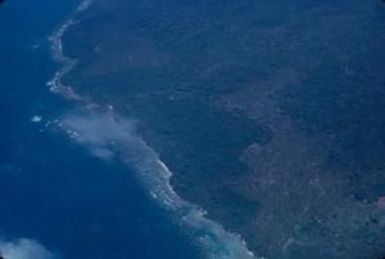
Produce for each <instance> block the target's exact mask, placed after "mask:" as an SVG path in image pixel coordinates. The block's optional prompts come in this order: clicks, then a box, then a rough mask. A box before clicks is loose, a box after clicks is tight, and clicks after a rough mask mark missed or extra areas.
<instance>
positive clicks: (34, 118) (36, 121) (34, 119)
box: [31, 115, 43, 123]
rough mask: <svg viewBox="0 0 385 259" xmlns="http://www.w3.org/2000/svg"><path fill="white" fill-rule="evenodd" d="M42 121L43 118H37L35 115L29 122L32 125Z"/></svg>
mask: <svg viewBox="0 0 385 259" xmlns="http://www.w3.org/2000/svg"><path fill="white" fill-rule="evenodd" d="M42 120H43V117H41V116H39V115H35V116H33V117H32V118H31V122H33V123H39V122H41V121H42Z"/></svg>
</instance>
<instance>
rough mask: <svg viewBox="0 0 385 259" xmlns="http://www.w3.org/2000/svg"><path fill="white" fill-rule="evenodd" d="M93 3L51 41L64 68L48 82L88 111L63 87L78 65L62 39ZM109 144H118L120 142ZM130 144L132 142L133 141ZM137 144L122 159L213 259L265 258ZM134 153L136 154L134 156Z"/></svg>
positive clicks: (59, 124)
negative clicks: (175, 184)
mask: <svg viewBox="0 0 385 259" xmlns="http://www.w3.org/2000/svg"><path fill="white" fill-rule="evenodd" d="M91 3H92V1H90V0H85V1H83V2H82V3H81V5H80V6H79V7H78V8H77V9H76V10H75V12H74V13H73V14H72V15H71V16H70V18H69V19H68V20H67V21H66V22H65V23H64V24H63V25H62V26H61V27H60V28H59V29H58V30H57V31H56V32H55V33H54V34H53V35H52V36H51V37H50V38H49V39H50V41H51V48H52V56H53V58H54V60H55V61H57V62H58V63H59V64H61V65H62V67H61V68H60V69H59V70H58V71H57V72H56V73H55V75H54V77H53V78H52V80H51V81H50V82H48V83H47V85H49V86H50V90H51V91H52V92H54V93H57V94H59V95H61V96H63V97H64V98H66V99H70V100H71V101H75V102H81V103H82V104H84V106H85V107H88V108H90V107H91V108H94V107H95V106H97V105H95V104H93V103H86V102H87V101H86V100H85V99H84V98H83V97H81V96H80V95H78V94H77V93H76V92H75V91H74V90H73V89H72V88H71V87H70V86H66V85H64V84H63V83H62V81H61V80H62V78H63V76H65V75H66V74H67V73H68V72H70V71H71V70H72V69H73V68H74V67H75V66H76V64H77V60H76V59H74V58H71V57H68V56H66V55H65V54H64V53H63V44H62V37H63V35H64V34H65V33H66V31H67V30H68V29H69V28H70V27H72V26H74V25H75V24H76V20H75V18H74V17H75V16H76V15H77V14H79V13H81V12H84V11H85V10H87V9H88V8H89V7H90V5H91ZM88 110H93V109H88ZM112 112H113V111H112ZM109 122H110V123H115V122H114V120H113V116H112V120H110V121H109ZM53 125H56V126H57V127H59V128H61V129H63V130H64V132H65V133H66V134H68V135H70V137H71V138H72V139H74V140H79V139H81V134H82V132H78V130H77V129H71V128H70V127H68V126H66V125H64V123H62V122H61V121H57V122H56V123H53ZM97 130H99V129H97ZM83 134H87V132H85V133H84V132H83ZM109 141H114V142H116V141H118V140H109ZM131 141H132V139H130V142H131ZM134 142H135V144H136V145H134V146H136V148H134V150H132V143H130V145H127V146H130V147H126V149H127V150H125V151H126V152H127V154H130V156H127V154H126V156H125V157H122V159H123V160H124V161H125V162H126V163H127V165H128V166H133V165H134V167H135V168H136V169H137V171H138V173H139V174H140V175H141V176H142V178H141V179H142V180H143V182H144V184H145V185H146V186H147V188H148V189H149V192H150V194H151V196H152V197H153V198H154V199H156V200H157V201H159V203H160V204H161V205H163V206H165V208H167V209H169V210H171V211H173V212H174V213H175V214H176V215H178V216H180V220H181V221H182V223H184V224H185V225H186V226H189V227H190V228H192V231H193V232H194V233H195V237H196V238H197V240H198V241H199V242H200V244H201V245H202V246H203V247H204V249H205V250H206V251H207V253H208V255H209V257H210V258H212V259H257V258H259V259H263V258H262V257H257V256H255V255H254V254H253V253H252V252H251V251H250V250H249V249H248V248H247V245H246V242H245V241H244V240H243V239H242V238H241V236H240V235H238V234H234V233H229V232H227V231H226V230H225V229H224V228H223V227H222V226H221V225H220V224H218V223H217V222H215V221H213V220H210V219H208V218H207V217H206V212H205V211H204V210H202V209H200V208H199V207H197V206H195V205H193V204H191V203H189V202H187V201H185V200H183V199H182V198H181V197H180V196H179V195H178V194H177V193H176V192H175V191H174V189H173V188H172V186H171V184H170V179H171V177H172V173H171V171H170V170H169V169H168V167H167V166H166V165H165V164H164V163H163V162H162V161H161V160H160V159H159V157H158V155H157V154H156V153H155V151H154V150H152V149H151V148H150V146H148V145H147V143H146V142H145V141H144V140H142V139H141V138H140V137H137V138H134ZM79 143H81V144H84V145H87V143H82V142H81V141H79ZM121 144H123V146H124V145H125V144H127V143H125V141H123V143H121ZM128 149H131V150H128ZM111 152H113V151H111ZM134 153H135V154H136V155H132V154H134ZM138 154H139V155H138Z"/></svg>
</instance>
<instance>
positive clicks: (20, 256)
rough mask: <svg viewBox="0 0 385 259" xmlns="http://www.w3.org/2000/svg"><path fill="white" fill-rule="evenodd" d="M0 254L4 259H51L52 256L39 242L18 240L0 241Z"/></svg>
mask: <svg viewBox="0 0 385 259" xmlns="http://www.w3.org/2000/svg"><path fill="white" fill-rule="evenodd" d="M0 254H1V255H2V256H3V257H4V259H53V258H55V256H54V254H53V253H52V252H50V251H49V250H47V248H45V247H44V246H42V245H41V244H40V243H39V242H37V241H35V240H32V239H27V238H20V239H17V240H14V241H0Z"/></svg>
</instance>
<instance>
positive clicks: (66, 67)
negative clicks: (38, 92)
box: [47, 0, 92, 101]
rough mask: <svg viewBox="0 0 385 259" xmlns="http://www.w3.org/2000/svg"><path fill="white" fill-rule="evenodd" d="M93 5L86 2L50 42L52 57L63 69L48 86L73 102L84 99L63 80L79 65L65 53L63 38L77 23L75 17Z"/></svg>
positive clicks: (51, 37)
mask: <svg viewBox="0 0 385 259" xmlns="http://www.w3.org/2000/svg"><path fill="white" fill-rule="evenodd" d="M91 4H92V1H91V0H84V1H83V2H82V3H81V4H80V5H79V7H78V8H76V10H75V11H74V12H73V13H72V14H71V15H70V18H68V20H67V21H66V22H65V23H63V24H62V25H61V26H60V27H59V29H57V30H56V31H55V32H54V34H53V35H51V36H50V37H49V41H50V42H51V52H52V57H53V59H54V60H55V61H56V62H57V63H59V64H60V65H61V68H59V70H58V71H56V73H55V75H54V77H53V78H52V79H51V80H50V81H49V82H47V85H48V86H49V87H50V91H52V92H54V93H57V94H60V95H61V96H63V97H64V98H66V99H70V100H72V101H82V100H83V98H82V97H81V96H79V95H78V94H77V93H76V92H75V91H74V90H73V89H72V88H71V87H70V86H67V85H64V84H63V83H62V79H63V77H64V76H65V75H66V74H67V73H68V72H70V71H71V70H72V69H73V68H74V67H75V66H76V65H77V60H76V59H74V58H71V57H68V56H66V55H65V54H64V53H63V41H62V38H63V35H64V34H65V33H66V32H67V30H68V29H69V28H70V27H72V26H74V25H75V24H76V23H77V22H76V20H75V16H76V15H78V14H80V13H82V12H84V11H86V10H87V9H88V8H89V7H90V6H91Z"/></svg>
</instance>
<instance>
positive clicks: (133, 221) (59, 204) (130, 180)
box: [0, 0, 202, 259]
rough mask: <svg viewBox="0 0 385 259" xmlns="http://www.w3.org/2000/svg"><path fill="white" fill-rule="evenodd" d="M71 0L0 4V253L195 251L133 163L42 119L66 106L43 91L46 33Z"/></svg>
mask: <svg viewBox="0 0 385 259" xmlns="http://www.w3.org/2000/svg"><path fill="white" fill-rule="evenodd" d="M78 5H79V1H75V0H70V1H50V0H42V1H38V2H36V1H27V0H14V1H6V2H5V3H4V4H2V5H1V6H0V24H1V25H0V26H1V37H0V68H1V79H0V85H1V88H0V89H1V95H0V119H1V127H0V191H1V193H0V253H2V254H3V256H4V257H5V258H6V259H13V258H18V259H45V258H71V259H78V258H79V259H85V258H94V259H97V258H113V259H120V258H125V259H127V258H132V259H146V258H167V259H172V258H177V259H182V258H202V253H201V251H200V249H199V248H198V247H197V245H196V243H194V242H193V241H192V240H191V236H190V234H189V233H188V232H187V231H183V228H181V226H180V223H179V222H178V221H177V220H175V217H173V216H170V215H169V213H168V212H167V210H165V209H164V208H162V207H161V206H160V205H159V204H158V203H157V202H156V201H154V200H153V199H151V198H150V196H149V195H148V191H147V190H146V189H145V188H144V186H143V185H142V184H141V183H140V181H139V180H138V177H137V176H135V174H136V173H135V172H134V170H133V169H130V168H129V167H127V165H126V164H125V163H123V162H121V161H118V160H116V161H115V160H114V161H103V160H101V159H99V158H98V157H95V156H94V155H92V154H91V153H90V152H88V150H87V149H86V148H84V147H83V146H81V145H77V144H76V143H74V142H71V141H70V139H69V138H68V136H67V135H65V134H63V132H61V131H60V130H57V129H56V130H55V128H54V127H51V126H50V125H51V124H52V123H53V122H54V121H55V120H56V119H57V118H58V117H60V116H61V115H62V114H63V113H66V111H69V110H73V109H76V107H74V106H76V104H74V103H73V102H71V101H66V100H65V99H63V98H62V97H60V96H58V95H55V94H53V93H52V92H50V91H49V87H48V86H47V85H46V82H47V81H49V80H50V79H51V78H52V76H53V75H54V73H55V71H56V70H57V69H58V68H59V64H57V63H55V62H54V61H53V60H52V57H51V52H50V42H49V41H48V36H50V35H51V34H52V33H53V32H54V31H55V30H56V29H57V28H58V26H60V24H62V23H63V21H65V20H66V19H67V17H68V15H69V14H70V13H71V11H72V10H73V9H74V8H76V6H78Z"/></svg>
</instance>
